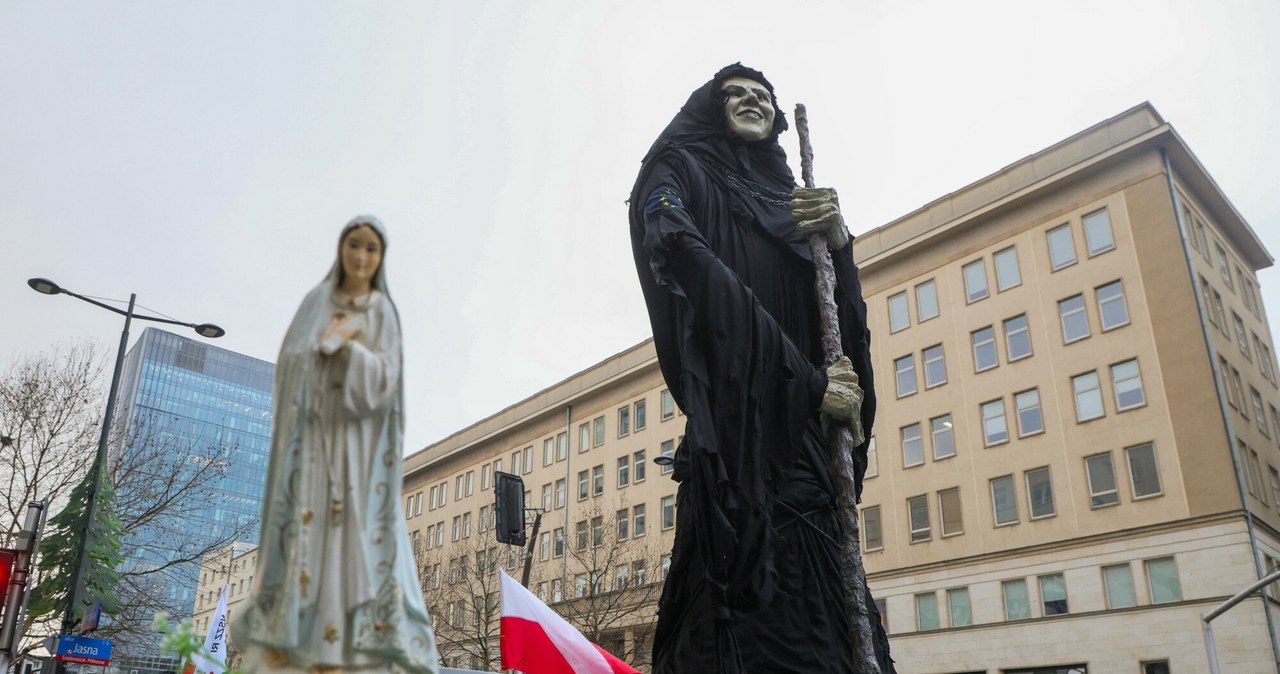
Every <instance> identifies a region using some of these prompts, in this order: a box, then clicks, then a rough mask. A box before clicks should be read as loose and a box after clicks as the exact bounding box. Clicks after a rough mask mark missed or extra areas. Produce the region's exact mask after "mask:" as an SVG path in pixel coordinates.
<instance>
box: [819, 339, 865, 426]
mask: <svg viewBox="0 0 1280 674" xmlns="http://www.w3.org/2000/svg"><path fill="white" fill-rule="evenodd" d="M863 395H864V394H863V391H862V387H860V386H858V373H857V372H854V370H853V363H852V362H851V361H850V360H849V358H848V357H847V356H841V357H840V360H837V361H836V362H834V363H832V364H831V366H830V367H828V368H827V390H826V392H825V393H823V394H822V405H821V407H820V409H821V411H822V425H823V428H824V429H825V428H826V427H827V426H828V425H829V424H830V423H832V422H835V423H841V424H847V425H848V426H849V430H850V432H852V433H853V444H854V446H855V447H856V446H858V445H860V444H862V441H863V433H862V398H863Z"/></svg>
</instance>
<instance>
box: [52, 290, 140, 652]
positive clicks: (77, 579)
mask: <svg viewBox="0 0 1280 674" xmlns="http://www.w3.org/2000/svg"><path fill="white" fill-rule="evenodd" d="M137 299H138V295H137V294H136V293H130V294H129V309H128V310H127V311H125V315H124V330H121V331H120V348H119V349H117V350H116V367H115V371H114V372H112V374H111V389H110V390H109V391H108V392H107V411H106V413H105V414H104V415H103V417H102V434H101V435H99V436H98V455H97V456H96V457H95V458H94V460H93V467H92V468H91V469H90V470H92V471H93V483H92V487H91V488H90V489H89V503H88V505H87V506H86V508H85V519H84V523H85V524H84V534H83V538H81V540H80V550H79V553H78V554H77V555H76V567H75V571H74V572H73V573H72V575H71V587H70V589H68V590H67V611H66V613H65V614H63V616H62V633H63V634H70V633H71V631H72V630H73V629H74V628H75V624H76V617H75V613H76V608H77V607H78V606H79V604H80V601H81V594H82V592H81V591H80V590H81V588H80V583H81V580H82V579H83V577H84V567H85V562H86V561H87V559H88V549H89V537H90V532H91V531H92V530H93V521H94V518H95V516H96V515H97V512H96V511H97V505H98V492H99V491H101V489H102V475H103V473H104V472H106V469H107V441H108V440H109V439H110V437H111V422H112V419H111V417H112V415H113V414H114V413H115V407H116V389H117V388H119V386H120V373H121V371H122V370H123V369H124V355H125V349H126V348H128V346H129V322H130V321H131V320H132V319H133V307H134V304H135V303H136V302H137ZM66 671H67V666H66V664H64V663H62V662H59V663H58V668H57V672H58V674H64V673H65V672H66Z"/></svg>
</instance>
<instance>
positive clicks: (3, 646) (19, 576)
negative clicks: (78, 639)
mask: <svg viewBox="0 0 1280 674" xmlns="http://www.w3.org/2000/svg"><path fill="white" fill-rule="evenodd" d="M47 505H48V502H47V500H45V501H32V502H30V503H28V504H27V521H26V524H25V525H24V526H23V527H22V531H20V532H18V545H17V553H18V554H17V555H16V556H15V559H14V563H13V574H12V575H11V576H10V577H9V588H8V598H7V601H6V602H5V607H4V623H3V626H0V673H3V672H8V671H9V665H10V664H11V662H12V660H13V656H14V655H16V654H17V652H18V645H19V643H21V641H22V632H23V629H22V623H23V622H24V620H25V619H26V607H27V597H28V596H30V589H29V588H28V587H27V579H28V578H29V577H30V574H31V558H32V556H33V555H34V554H35V551H36V546H37V545H39V543H40V532H41V530H42V529H43V528H44V511H45V508H46V506H47Z"/></svg>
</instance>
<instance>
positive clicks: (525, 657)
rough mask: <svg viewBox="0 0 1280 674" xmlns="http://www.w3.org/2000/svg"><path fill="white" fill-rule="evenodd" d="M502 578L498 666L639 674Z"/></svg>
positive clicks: (572, 673)
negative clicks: (500, 654) (500, 643)
mask: <svg viewBox="0 0 1280 674" xmlns="http://www.w3.org/2000/svg"><path fill="white" fill-rule="evenodd" d="M498 572H499V573H501V574H502V666H503V667H504V668H506V669H515V670H519V671H521V672H524V673H525V674H640V672H639V670H637V669H636V668H634V667H632V666H631V665H628V664H627V663H625V662H623V661H621V660H619V659H618V658H616V657H614V656H613V655H612V654H611V653H609V652H608V651H606V650H605V649H603V648H600V647H599V646H597V645H595V644H593V643H591V642H590V641H587V638H586V637H584V636H582V633H581V632H579V631H578V630H576V629H574V627H573V625H570V624H569V623H568V622H566V621H565V619H564V618H561V617H560V616H559V615H556V612H555V611H552V610H551V609H550V608H549V607H547V605H546V604H544V603H542V600H540V599H538V598H537V597H536V596H535V595H534V594H533V593H532V592H530V591H529V590H527V589H525V587H524V586H523V585H521V584H520V583H517V582H516V581H515V579H513V578H512V577H511V576H508V575H507V573H506V572H505V571H503V570H502V569H498Z"/></svg>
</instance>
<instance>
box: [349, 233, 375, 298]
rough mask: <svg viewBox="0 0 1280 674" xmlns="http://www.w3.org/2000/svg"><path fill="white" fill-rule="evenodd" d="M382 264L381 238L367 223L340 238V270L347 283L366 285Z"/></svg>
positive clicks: (358, 285)
mask: <svg viewBox="0 0 1280 674" xmlns="http://www.w3.org/2000/svg"><path fill="white" fill-rule="evenodd" d="M381 264H382V239H380V238H378V233H377V232H375V231H373V228H372V227H369V226H368V225H365V226H362V227H356V228H355V229H353V230H351V231H350V232H347V235H346V237H344V238H343V239H342V271H343V273H344V274H345V275H346V277H347V283H348V284H350V283H354V284H355V286H356V287H367V286H369V285H371V284H372V283H373V277H374V275H375V274H377V273H378V266H379V265H381Z"/></svg>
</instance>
